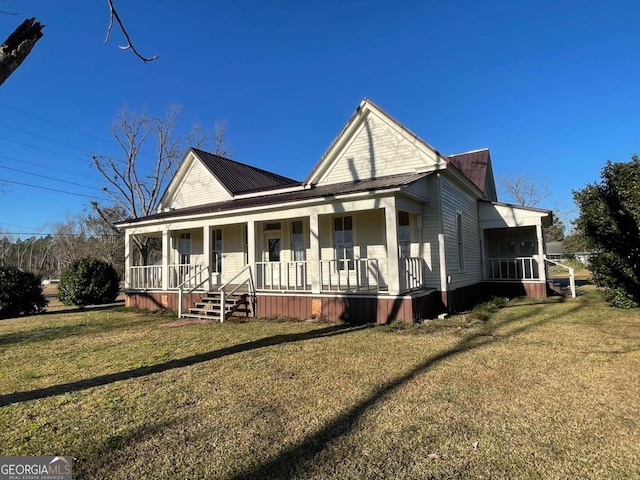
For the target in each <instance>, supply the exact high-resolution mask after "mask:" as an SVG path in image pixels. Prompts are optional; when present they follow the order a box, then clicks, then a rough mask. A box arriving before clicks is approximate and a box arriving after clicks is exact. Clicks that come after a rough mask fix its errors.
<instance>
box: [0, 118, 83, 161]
mask: <svg viewBox="0 0 640 480" xmlns="http://www.w3.org/2000/svg"><path fill="white" fill-rule="evenodd" d="M0 127H4V128H9V129H11V130H15V131H16V132H22V133H26V134H27V135H31V136H32V137H36V138H40V139H42V140H46V141H47V142H52V143H57V144H58V145H62V146H63V147H69V148H73V149H75V150H79V151H81V152H84V153H88V154H89V155H95V152H92V151H90V150H87V149H85V148H81V147H76V146H75V145H71V144H69V143H64V142H61V141H59V140H54V139H53V138H48V137H45V136H44V135H38V134H37V133H32V132H28V131H27V130H23V129H21V128H16V127H12V126H10V125H5V124H4V123H0Z"/></svg>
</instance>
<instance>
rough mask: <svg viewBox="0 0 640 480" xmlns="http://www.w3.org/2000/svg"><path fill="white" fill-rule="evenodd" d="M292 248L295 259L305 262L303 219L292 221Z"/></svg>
mask: <svg viewBox="0 0 640 480" xmlns="http://www.w3.org/2000/svg"><path fill="white" fill-rule="evenodd" d="M291 249H292V250H293V259H294V260H295V261H297V262H303V261H304V260H305V256H306V251H305V248H304V233H303V227H302V221H301V220H296V221H294V222H291Z"/></svg>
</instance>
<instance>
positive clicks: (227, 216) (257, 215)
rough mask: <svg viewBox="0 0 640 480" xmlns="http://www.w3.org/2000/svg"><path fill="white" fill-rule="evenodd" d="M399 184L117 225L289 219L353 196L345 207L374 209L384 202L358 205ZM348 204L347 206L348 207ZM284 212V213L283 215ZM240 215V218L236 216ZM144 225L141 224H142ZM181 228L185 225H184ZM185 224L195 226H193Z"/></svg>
mask: <svg viewBox="0 0 640 480" xmlns="http://www.w3.org/2000/svg"><path fill="white" fill-rule="evenodd" d="M400 190H401V189H400V188H391V189H386V190H375V191H371V192H357V193H351V194H345V195H336V196H335V197H333V199H332V201H329V202H327V199H326V198H322V197H320V198H313V199H309V200H300V201H295V200H292V201H291V202H287V203H280V204H276V205H262V206H256V207H246V208H242V209H236V210H225V211H222V212H209V213H200V214H194V215H186V216H182V217H172V218H158V219H153V220H146V221H145V220H143V221H140V222H135V221H134V222H129V223H121V224H119V225H118V228H131V229H133V232H132V233H148V232H157V231H158V229H157V228H156V229H152V230H149V229H145V228H144V227H151V226H162V225H166V224H170V225H172V226H173V225H176V224H178V223H182V222H190V221H192V222H197V221H198V220H205V219H206V220H215V219H217V218H221V219H224V221H223V222H221V223H220V225H227V224H230V223H245V222H246V219H247V213H250V214H251V215H250V216H251V218H253V219H254V220H256V221H268V220H269V219H270V217H263V216H262V215H261V214H262V213H264V212H268V211H272V212H274V215H273V218H274V219H276V218H277V219H280V220H286V219H288V218H298V217H304V216H308V215H309V211H308V210H307V207H309V206H313V205H314V204H315V205H316V206H317V207H318V213H320V214H327V213H335V212H336V210H335V207H334V204H335V203H336V202H344V201H349V200H352V201H353V202H354V203H352V204H347V206H346V207H345V208H344V210H346V211H349V210H371V209H373V208H380V207H381V206H382V205H378V206H377V207H375V206H374V207H359V206H357V205H356V203H364V204H366V203H367V202H369V203H372V204H375V198H377V199H382V200H385V199H386V198H388V197H392V196H393V195H394V194H396V193H398V192H399V191H400ZM292 204H293V205H296V206H299V208H295V209H291V208H290V206H291V205H292ZM347 207H348V208H347ZM283 214H284V216H283ZM236 216H237V217H239V218H238V219H237V220H233V218H234V217H236ZM193 225H194V226H195V228H200V227H201V224H198V223H194V224H193ZM215 225H216V224H215V223H212V224H211V226H215ZM140 227H142V228H140ZM181 228H182V227H181ZM185 228H192V227H191V226H189V227H185Z"/></svg>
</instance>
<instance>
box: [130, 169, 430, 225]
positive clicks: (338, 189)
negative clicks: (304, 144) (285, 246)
mask: <svg viewBox="0 0 640 480" xmlns="http://www.w3.org/2000/svg"><path fill="white" fill-rule="evenodd" d="M427 175H429V173H405V174H401V175H389V176H386V177H380V178H374V179H371V180H361V181H356V182H344V183H336V184H331V185H321V186H318V187H315V188H309V189H302V188H301V189H300V190H296V191H293V192H291V191H289V192H283V193H277V192H274V193H272V194H267V195H261V196H257V197H250V198H235V199H232V200H227V201H224V202H216V203H210V204H207V205H197V206H194V207H188V208H181V209H177V210H171V211H168V212H161V213H157V214H154V215H149V216H147V217H140V218H135V219H131V220H127V221H125V222H122V223H124V224H129V223H139V222H146V221H152V220H161V219H166V218H175V217H182V216H191V215H203V214H207V213H217V212H223V211H230V210H238V209H243V208H251V207H262V206H267V205H277V204H286V203H291V202H297V201H302V200H309V199H314V198H331V197H335V196H336V195H345V194H349V193H358V192H367V191H375V190H386V189H392V188H398V187H403V186H406V185H409V184H411V183H413V182H415V181H416V180H419V179H421V178H424V177H426V176H427Z"/></svg>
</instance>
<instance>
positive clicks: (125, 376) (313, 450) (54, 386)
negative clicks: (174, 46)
mask: <svg viewBox="0 0 640 480" xmlns="http://www.w3.org/2000/svg"><path fill="white" fill-rule="evenodd" d="M585 290H586V292H587V293H586V294H585V295H582V296H580V297H579V298H577V299H573V300H572V299H569V300H564V299H549V300H546V301H544V302H532V301H520V302H517V301H513V302H510V303H508V304H507V305H506V307H505V308H502V309H501V310H499V311H498V312H497V313H496V314H495V315H494V316H493V317H492V318H491V319H490V320H489V321H487V322H485V323H483V322H481V321H478V320H473V319H471V318H470V317H465V316H458V317H453V318H451V319H448V320H438V321H429V322H426V323H425V324H424V325H422V326H416V327H408V328H402V326H400V325H393V326H387V327H380V326H355V327H350V326H340V325H338V326H336V325H327V324H317V323H308V322H307V323H304V322H300V323H297V322H284V321H283V322H278V321H258V320H256V321H251V322H248V323H231V322H228V323H224V324H218V323H210V324H196V323H193V324H187V325H182V326H169V325H170V324H171V323H173V322H174V320H175V319H174V318H171V317H167V316H162V315H157V314H148V313H140V312H134V311H128V310H125V309H110V310H96V311H75V312H67V313H64V312H62V313H53V314H47V315H40V316H36V317H31V318H24V319H14V320H5V321H2V322H0V379H1V380H0V455H61V454H63V455H72V456H74V457H75V458H77V463H76V466H75V469H74V470H75V473H76V477H77V478H95V479H103V478H131V479H139V478H154V479H156V478H157V479H160V478H166V479H173V478H216V479H241V478H256V479H263V478H299V479H309V478H316V479H328V478H330V479H353V478H367V479H369V478H380V479H388V478H416V479H417V478H421V479H424V478H426V479H428V478H437V479H444V478H470V479H477V478H554V479H555V478H593V479H601V478H621V479H622V478H640V312H638V311H637V310H633V311H623V310H615V309H612V308H609V307H607V306H606V305H605V304H604V303H603V302H602V301H601V300H600V297H599V295H598V294H597V292H595V290H594V289H593V287H586V288H585Z"/></svg>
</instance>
